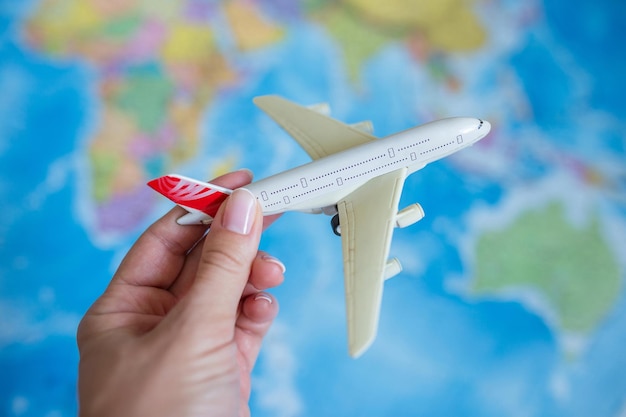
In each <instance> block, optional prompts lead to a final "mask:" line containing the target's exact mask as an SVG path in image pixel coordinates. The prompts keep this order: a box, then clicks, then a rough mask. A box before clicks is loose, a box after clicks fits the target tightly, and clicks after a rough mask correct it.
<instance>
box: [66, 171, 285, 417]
mask: <svg viewBox="0 0 626 417" xmlns="http://www.w3.org/2000/svg"><path fill="white" fill-rule="evenodd" d="M251 180H252V177H251V174H250V173H249V172H248V171H237V172H233V173H230V174H226V175H225V176H222V177H219V178H217V179H215V180H213V181H212V182H213V183H215V184H218V185H221V186H224V187H228V188H231V189H235V188H238V187H241V186H243V185H245V184H248V183H249V182H250V181H251ZM184 213H185V211H184V210H183V209H180V208H178V207H177V208H174V209H173V210H172V211H170V212H169V213H168V214H166V215H165V216H164V217H163V218H161V219H160V220H158V221H157V222H156V223H154V224H153V225H152V226H150V227H149V228H148V229H147V230H146V232H145V233H144V234H143V235H142V236H141V237H140V238H139V239H138V241H137V242H136V243H135V245H134V246H133V247H132V248H131V249H130V251H129V252H128V254H127V255H126V257H125V259H124V260H123V261H122V263H121V265H120V267H119V269H118V270H117V272H116V273H115V275H114V277H113V279H112V281H111V283H110V284H109V286H108V288H107V289H106V291H105V292H104V294H103V295H102V296H101V297H100V298H99V299H98V300H97V301H96V302H95V303H94V304H93V306H92V307H91V308H90V309H89V310H88V311H87V313H86V314H85V317H84V318H83V320H82V321H81V323H80V326H79V329H78V335H77V339H78V348H79V352H80V364H79V381H78V391H79V403H80V407H79V408H80V416H89V417H97V416H128V417H132V416H153V417H158V416H209V415H210V416H235V415H239V416H249V415H250V410H249V407H248V400H249V397H250V389H251V387H250V373H251V371H252V368H253V366H254V363H255V361H256V359H257V356H258V354H259V350H260V348H261V342H262V340H263V337H264V336H265V334H266V333H267V331H268V329H269V327H270V325H271V323H272V321H273V319H274V317H275V316H276V314H277V312H278V303H277V302H276V300H275V299H274V297H273V296H272V295H270V294H267V293H265V292H264V290H266V289H268V288H271V287H275V286H277V285H279V284H280V283H281V282H282V281H283V274H284V266H283V265H282V264H281V263H280V261H278V260H276V259H275V258H272V257H270V256H268V255H267V254H265V253H264V252H261V251H259V250H258V245H259V240H260V236H261V232H262V230H263V228H264V224H263V223H264V219H263V217H262V215H261V210H260V208H259V205H258V203H257V202H256V199H254V198H253V197H252V196H251V194H250V193H249V192H247V191H246V190H238V191H235V192H234V193H233V195H232V196H230V197H229V198H228V199H227V200H226V202H225V203H224V204H223V205H222V207H221V208H220V211H219V212H218V213H217V215H216V217H215V220H214V222H213V224H212V225H211V228H210V231H209V232H208V234H206V236H205V233H206V228H205V227H202V226H179V225H178V224H176V219H177V218H179V217H180V216H181V215H183V214H184ZM273 219H274V218H269V219H268V218H266V219H265V223H266V224H265V226H267V224H268V223H271V221H272V220H273ZM203 236H205V237H203Z"/></svg>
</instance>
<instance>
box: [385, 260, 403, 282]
mask: <svg viewBox="0 0 626 417" xmlns="http://www.w3.org/2000/svg"><path fill="white" fill-rule="evenodd" d="M400 272H402V265H401V264H400V261H399V260H398V258H391V259H389V260H388V261H387V264H386V265H385V275H384V276H385V279H386V280H387V279H389V278H393V277H395V276H396V275H398V274H399V273H400Z"/></svg>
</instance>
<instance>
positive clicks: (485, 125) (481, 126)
mask: <svg viewBox="0 0 626 417" xmlns="http://www.w3.org/2000/svg"><path fill="white" fill-rule="evenodd" d="M477 130H480V131H482V132H481V133H483V135H486V134H487V133H489V131H490V130H491V123H489V122H488V121H486V120H482V119H478V129H477Z"/></svg>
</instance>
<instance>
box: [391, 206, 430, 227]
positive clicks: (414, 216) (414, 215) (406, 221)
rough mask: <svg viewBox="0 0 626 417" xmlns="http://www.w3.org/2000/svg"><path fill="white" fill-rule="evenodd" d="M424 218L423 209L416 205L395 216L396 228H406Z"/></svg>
mask: <svg viewBox="0 0 626 417" xmlns="http://www.w3.org/2000/svg"><path fill="white" fill-rule="evenodd" d="M423 218H424V209H423V208H422V206H421V205H419V204H418V203H415V204H411V205H410V206H408V207H406V208H404V209H402V210H400V211H399V212H398V214H397V215H396V227H400V228H402V227H407V226H410V225H412V224H414V223H417V222H418V221H420V220H422V219H423Z"/></svg>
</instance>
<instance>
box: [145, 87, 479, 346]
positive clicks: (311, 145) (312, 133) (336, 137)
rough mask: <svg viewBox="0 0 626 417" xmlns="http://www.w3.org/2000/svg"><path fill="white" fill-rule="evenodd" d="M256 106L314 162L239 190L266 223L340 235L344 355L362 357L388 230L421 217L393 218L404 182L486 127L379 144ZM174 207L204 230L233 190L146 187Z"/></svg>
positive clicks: (347, 129) (284, 105) (189, 182)
mask: <svg viewBox="0 0 626 417" xmlns="http://www.w3.org/2000/svg"><path fill="white" fill-rule="evenodd" d="M254 103H255V104H256V105H257V106H258V107H260V108H261V109H262V110H264V111H265V112H266V113H267V114H268V115H269V116H270V117H271V118H273V119H274V120H275V121H276V122H277V123H278V124H280V125H281V126H282V127H283V128H284V129H285V130H286V131H287V132H288V133H289V134H290V135H291V136H293V138H294V139H295V140H296V141H297V142H298V143H299V144H300V146H302V148H304V150H305V151H306V152H307V153H308V154H309V156H310V157H311V158H313V161H312V162H310V163H308V164H305V165H302V166H299V167H296V168H293V169H290V170H288V171H284V172H281V173H279V174H276V175H273V176H271V177H268V178H265V179H262V180H259V181H256V182H253V183H251V184H248V185H246V186H245V188H247V189H248V190H250V191H251V192H252V193H253V194H254V195H255V196H256V197H257V199H258V201H259V203H260V204H261V207H262V209H263V214H264V215H270V214H276V213H282V212H285V211H291V210H297V211H302V212H307V213H325V214H328V215H332V216H333V218H332V221H331V224H332V226H333V230H334V232H335V233H336V234H338V235H341V243H342V246H343V262H344V276H345V291H346V308H347V320H348V344H349V352H350V355H351V356H353V357H358V356H360V355H361V354H362V353H363V352H364V351H365V350H366V349H367V348H368V347H369V346H370V345H371V344H372V342H373V341H374V338H375V337H376V332H377V328H378V317H379V311H380V305H381V300H382V290H383V282H384V281H385V280H386V279H388V278H391V277H393V276H394V275H396V274H398V273H399V272H400V271H401V270H402V267H401V266H400V263H399V261H398V260H397V259H395V258H393V259H391V260H387V257H388V255H389V248H390V246H391V236H392V234H393V229H394V228H395V227H406V226H409V225H411V224H413V223H415V222H417V221H419V220H421V219H422V218H423V217H424V211H423V210H422V207H421V206H420V205H419V204H413V205H411V206H409V207H407V208H405V209H404V210H401V211H399V212H398V203H399V200H400V194H401V193H402V187H403V185H404V180H405V178H406V177H407V176H408V175H409V174H411V173H413V172H415V171H417V170H419V169H421V168H423V167H424V166H426V164H428V163H430V162H433V161H436V160H438V159H441V158H443V157H446V156H448V155H450V154H452V153H454V152H456V151H458V150H460V149H463V148H465V147H468V146H470V145H472V144H474V143H475V142H477V141H478V140H480V139H482V138H483V137H484V136H485V135H487V133H489V130H490V129H491V126H490V124H489V123H488V122H486V121H483V120H480V119H473V118H450V119H442V120H438V121H434V122H431V123H428V124H425V125H422V126H418V127H414V128H412V129H409V130H406V131H403V132H400V133H397V134H394V135H391V136H388V137H385V138H382V139H377V138H376V137H374V136H373V135H372V134H371V131H372V126H371V123H369V122H361V123H359V124H357V125H347V124H344V123H342V122H340V121H338V120H335V119H332V118H330V117H328V116H326V115H325V113H328V108H327V107H324V106H323V105H322V106H319V105H318V106H312V107H302V106H299V105H297V104H294V103H292V102H290V101H287V100H285V99H283V98H281V97H278V96H263V97H257V98H255V99H254ZM148 185H150V186H151V187H152V188H154V189H155V190H156V191H158V192H160V193H161V194H163V195H164V196H166V197H168V198H169V199H171V200H172V201H174V202H175V203H176V204H178V205H180V206H182V207H183V208H185V209H186V210H187V211H189V213H188V214H186V215H184V216H182V217H181V218H180V219H178V223H179V224H209V223H210V222H211V221H212V219H213V216H215V214H216V213H217V209H218V208H219V206H220V205H221V204H222V202H223V201H224V200H225V199H226V197H227V196H228V195H229V194H230V193H231V192H232V190H229V189H225V188H223V187H218V186H215V185H213V184H209V183H205V182H202V181H197V180H194V179H191V178H186V177H183V176H180V175H167V176H164V177H160V178H157V179H154V180H152V181H150V182H149V183H148Z"/></svg>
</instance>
